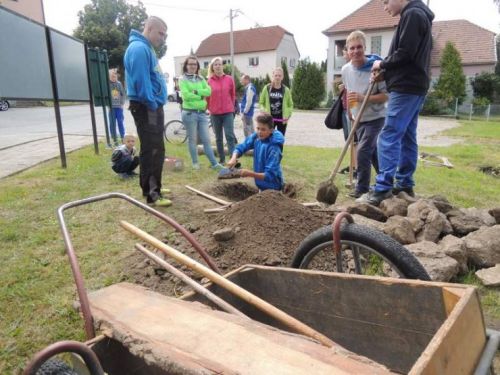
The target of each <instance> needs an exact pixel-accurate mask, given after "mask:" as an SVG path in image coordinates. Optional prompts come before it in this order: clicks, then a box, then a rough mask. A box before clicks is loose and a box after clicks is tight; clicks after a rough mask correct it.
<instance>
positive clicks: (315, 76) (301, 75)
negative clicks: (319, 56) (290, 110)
mask: <svg viewBox="0 0 500 375" xmlns="http://www.w3.org/2000/svg"><path fill="white" fill-rule="evenodd" d="M324 97H325V79H324V77H323V73H322V72H321V69H320V68H319V66H318V64H316V63H312V62H310V61H309V59H305V60H299V62H298V63H297V67H296V69H295V72H294V75H293V90H292V98H293V102H294V106H295V107H297V108H300V109H313V108H317V107H318V106H319V103H320V102H321V101H322V100H323V98H324Z"/></svg>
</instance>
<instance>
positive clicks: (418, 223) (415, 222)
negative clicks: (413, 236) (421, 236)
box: [406, 217, 424, 233]
mask: <svg viewBox="0 0 500 375" xmlns="http://www.w3.org/2000/svg"><path fill="white" fill-rule="evenodd" d="M406 219H407V220H408V221H409V222H410V224H411V227H412V228H413V233H418V232H420V231H421V230H422V229H423V228H424V222H423V221H422V220H420V219H417V218H414V217H407V218H406Z"/></svg>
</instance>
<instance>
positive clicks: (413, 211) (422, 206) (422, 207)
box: [408, 199, 438, 222]
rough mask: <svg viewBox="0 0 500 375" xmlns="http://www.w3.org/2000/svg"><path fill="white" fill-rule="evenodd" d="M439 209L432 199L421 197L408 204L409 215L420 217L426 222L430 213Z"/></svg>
mask: <svg viewBox="0 0 500 375" xmlns="http://www.w3.org/2000/svg"><path fill="white" fill-rule="evenodd" d="M437 210H438V209H437V208H436V206H434V204H433V203H432V202H431V201H428V200H426V199H419V200H418V201H416V202H415V203H412V204H410V205H409V206H408V217H410V218H416V219H420V220H423V221H424V222H425V220H426V219H427V216H428V215H429V213H430V212H432V211H437Z"/></svg>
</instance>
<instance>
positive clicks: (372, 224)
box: [352, 214, 384, 232]
mask: <svg viewBox="0 0 500 375" xmlns="http://www.w3.org/2000/svg"><path fill="white" fill-rule="evenodd" d="M352 218H353V219H354V222H355V223H356V224H360V225H365V226H367V227H369V228H373V229H376V230H379V231H381V232H383V231H384V223H382V222H380V221H377V220H372V219H368V218H367V217H364V216H361V215H358V214H354V215H352Z"/></svg>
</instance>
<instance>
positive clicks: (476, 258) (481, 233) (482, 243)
mask: <svg viewBox="0 0 500 375" xmlns="http://www.w3.org/2000/svg"><path fill="white" fill-rule="evenodd" d="M463 240H464V245H465V251H466V253H467V259H468V260H469V263H472V264H473V265H475V266H476V267H478V268H485V267H493V266H494V265H495V264H498V263H500V225H495V226H493V227H486V226H484V227H481V228H480V229H479V230H477V231H475V232H473V233H470V234H469V235H467V236H465V237H464V238H463Z"/></svg>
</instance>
